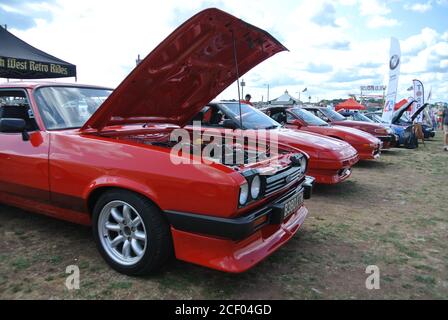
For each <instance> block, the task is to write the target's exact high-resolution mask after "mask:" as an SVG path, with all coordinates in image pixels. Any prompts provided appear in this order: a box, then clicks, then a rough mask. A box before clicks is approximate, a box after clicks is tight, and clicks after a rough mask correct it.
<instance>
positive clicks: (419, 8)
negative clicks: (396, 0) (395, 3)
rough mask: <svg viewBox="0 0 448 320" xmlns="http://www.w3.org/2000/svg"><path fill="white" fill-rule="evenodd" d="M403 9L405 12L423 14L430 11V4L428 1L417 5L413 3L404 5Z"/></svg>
mask: <svg viewBox="0 0 448 320" xmlns="http://www.w3.org/2000/svg"><path fill="white" fill-rule="evenodd" d="M404 8H405V9H406V10H410V11H415V12H419V13H424V12H426V11H429V10H431V9H432V2H431V1H428V2H425V3H418V2H417V3H414V4H409V3H406V4H405V5H404Z"/></svg>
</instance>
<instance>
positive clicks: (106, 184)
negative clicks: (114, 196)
mask: <svg viewBox="0 0 448 320" xmlns="http://www.w3.org/2000/svg"><path fill="white" fill-rule="evenodd" d="M110 180H113V181H114V182H113V181H110ZM111 190H125V191H130V192H134V193H136V194H139V195H141V196H143V197H145V198H146V199H148V200H149V201H151V202H152V203H153V204H154V205H155V206H157V207H158V208H159V209H160V206H159V205H158V204H157V195H156V193H155V192H154V191H153V190H151V188H149V187H148V186H146V185H141V184H140V183H138V182H135V181H132V180H128V179H118V180H117V179H116V178H113V179H106V181H102V182H101V183H94V184H93V185H91V186H90V187H89V188H88V189H87V190H86V191H85V193H84V199H86V206H87V209H88V212H89V214H90V215H92V213H93V209H94V206H95V203H96V202H97V201H98V199H99V198H100V197H101V195H103V194H104V193H105V192H108V191H111Z"/></svg>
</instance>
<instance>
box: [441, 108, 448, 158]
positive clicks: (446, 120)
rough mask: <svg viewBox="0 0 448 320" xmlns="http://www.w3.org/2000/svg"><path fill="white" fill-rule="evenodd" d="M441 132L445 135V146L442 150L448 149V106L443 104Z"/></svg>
mask: <svg viewBox="0 0 448 320" xmlns="http://www.w3.org/2000/svg"><path fill="white" fill-rule="evenodd" d="M442 124H443V134H444V136H445V146H444V147H443V150H445V151H448V106H445V108H444V109H443V113H442Z"/></svg>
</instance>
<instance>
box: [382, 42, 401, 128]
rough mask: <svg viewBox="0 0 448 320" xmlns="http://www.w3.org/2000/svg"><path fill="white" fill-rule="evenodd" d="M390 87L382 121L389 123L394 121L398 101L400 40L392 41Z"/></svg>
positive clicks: (388, 87)
mask: <svg viewBox="0 0 448 320" xmlns="http://www.w3.org/2000/svg"><path fill="white" fill-rule="evenodd" d="M389 56H390V57H389V85H388V86H387V94H386V101H385V103H384V107H383V115H382V119H383V120H384V121H386V122H388V123H390V122H391V121H392V116H393V113H394V107H395V100H396V99H397V88H398V77H399V75H400V64H401V61H400V60H401V50H400V43H399V42H398V39H396V38H393V37H392V38H391V39H390V55H389Z"/></svg>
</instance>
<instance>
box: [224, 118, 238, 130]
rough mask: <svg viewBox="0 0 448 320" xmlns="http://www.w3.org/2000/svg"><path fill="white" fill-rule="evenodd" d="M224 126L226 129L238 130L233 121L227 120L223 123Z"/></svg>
mask: <svg viewBox="0 0 448 320" xmlns="http://www.w3.org/2000/svg"><path fill="white" fill-rule="evenodd" d="M222 126H223V127H224V128H226V129H237V127H236V125H235V122H233V120H232V119H225V120H224V121H223V123H222Z"/></svg>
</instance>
